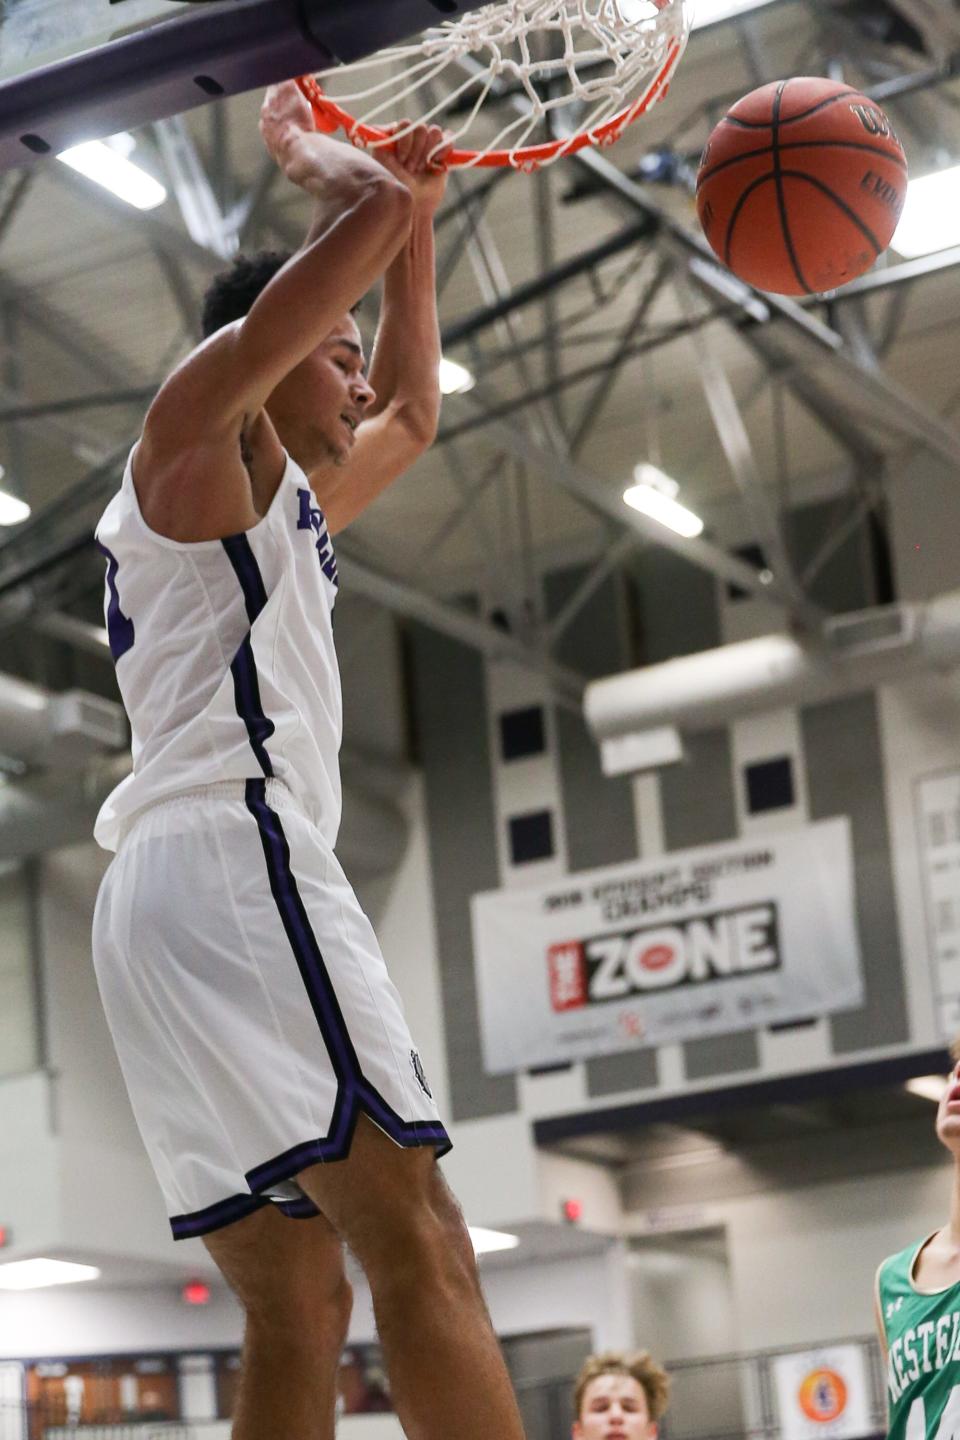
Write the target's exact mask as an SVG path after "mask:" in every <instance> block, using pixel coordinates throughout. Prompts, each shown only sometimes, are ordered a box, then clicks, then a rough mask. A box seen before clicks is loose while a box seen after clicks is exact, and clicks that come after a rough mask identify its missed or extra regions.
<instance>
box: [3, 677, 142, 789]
mask: <svg viewBox="0 0 960 1440" xmlns="http://www.w3.org/2000/svg"><path fill="white" fill-rule="evenodd" d="M126 743H127V721H126V717H125V715H124V713H123V706H122V705H117V704H116V703H115V702H114V701H112V700H102V699H101V698H100V696H98V695H90V694H89V693H88V692H87V691H85V690H68V691H66V692H65V693H64V694H62V695H51V694H50V692H49V691H47V690H43V689H41V687H40V686H39V685H31V684H29V683H28V682H27V681H26V680H16V679H14V678H13V676H11V675H0V755H2V756H4V757H5V758H6V759H8V760H13V761H16V762H17V763H18V764H21V765H25V766H27V767H28V768H33V767H41V768H43V769H65V770H73V769H75V767H76V765H77V762H78V761H80V760H85V759H87V758H88V757H89V756H90V755H94V754H96V753H97V752H100V751H104V750H116V749H118V748H119V747H120V746H121V745H126Z"/></svg>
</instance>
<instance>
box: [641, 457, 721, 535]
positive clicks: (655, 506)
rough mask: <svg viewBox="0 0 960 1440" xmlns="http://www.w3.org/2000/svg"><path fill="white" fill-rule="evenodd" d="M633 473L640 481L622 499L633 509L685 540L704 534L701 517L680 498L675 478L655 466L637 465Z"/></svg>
mask: <svg viewBox="0 0 960 1440" xmlns="http://www.w3.org/2000/svg"><path fill="white" fill-rule="evenodd" d="M633 476H634V479H635V480H636V482H637V483H636V485H632V486H631V487H630V489H629V490H625V491H624V493H623V498H624V500H625V501H626V502H627V504H628V505H630V506H631V507H632V508H633V509H634V510H639V511H640V513H641V515H647V516H649V518H650V519H651V520H657V521H659V523H660V524H661V525H665V526H666V527H667V529H668V530H672V531H673V532H674V533H675V534H677V535H682V536H683V537H684V539H685V540H693V539H695V538H696V536H698V535H701V534H702V533H703V521H702V520H701V519H700V516H699V515H694V513H693V511H692V510H688V509H687V507H686V506H685V505H681V504H680V502H679V501H678V500H677V498H676V496H677V492H678V491H679V489H680V487H679V485H678V484H677V482H676V480H671V479H670V477H669V475H664V473H663V471H662V470H658V469H657V467H656V466H655V465H638V466H637V467H636V469H635V470H634V472H633Z"/></svg>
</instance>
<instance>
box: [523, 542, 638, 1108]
mask: <svg viewBox="0 0 960 1440" xmlns="http://www.w3.org/2000/svg"><path fill="white" fill-rule="evenodd" d="M584 574H586V571H585V570H583V569H576V570H562V571H558V572H555V573H554V574H552V575H550V576H548V577H547V580H546V601H547V612H548V614H550V615H555V614H556V613H557V612H558V611H559V610H560V609H561V608H562V606H563V605H564V604H565V602H566V601H567V599H568V598H569V597H570V596H571V595H572V594H573V593H574V591H575V590H576V588H577V586H578V585H579V583H580V580H581V579H582V577H583V575H584ZM557 658H558V659H560V660H562V662H563V663H564V664H565V665H570V666H572V667H573V668H574V669H576V670H579V671H580V673H581V674H583V675H589V676H590V677H591V678H592V677H594V676H598V675H611V674H614V673H615V672H617V671H619V670H622V669H624V668H625V667H626V664H627V646H626V630H625V625H624V614H623V591H622V588H621V585H620V583H619V582H618V581H617V580H615V579H610V580H608V581H607V582H606V583H605V584H604V585H602V586H601V587H600V589H599V590H598V591H597V593H596V594H595V595H594V596H593V597H592V598H591V599H590V600H589V601H588V602H587V604H586V605H585V606H584V607H583V609H582V610H581V612H580V614H579V615H578V616H577V618H576V620H575V621H574V623H573V624H572V625H571V626H570V629H569V630H568V631H567V632H566V634H565V635H564V637H563V640H562V642H561V644H560V646H559V647H558V651H557ZM556 726H557V745H558V749H559V754H558V757H557V763H558V769H559V773H560V788H561V791H562V794H563V808H564V814H565V816H566V824H567V853H568V855H569V860H570V869H571V870H591V869H595V868H599V867H601V866H603V865H618V864H620V863H622V862H623V861H625V860H632V859H634V858H635V857H636V854H637V826H636V819H635V816H634V811H633V793H632V787H631V785H630V782H629V781H628V780H608V779H607V778H606V777H605V776H604V774H603V771H602V770H601V768H600V751H599V748H598V746H597V744H596V742H595V741H594V739H593V737H592V736H591V735H590V733H589V731H588V730H587V727H586V725H585V724H584V722H583V720H582V719H581V718H580V716H579V715H574V714H571V713H570V711H568V710H558V711H557V712H556ZM585 1068H586V1080H587V1093H588V1095H591V1096H594V1095H613V1094H616V1093H617V1092H618V1091H624V1090H637V1089H641V1088H643V1089H647V1088H649V1087H652V1086H654V1085H656V1084H657V1081H658V1078H659V1072H658V1069H657V1057H656V1052H655V1051H653V1050H650V1049H646V1048H645V1049H641V1050H629V1051H625V1052H624V1053H622V1054H619V1055H607V1056H604V1057H603V1058H602V1059H600V1060H589V1061H587V1064H586V1067H585Z"/></svg>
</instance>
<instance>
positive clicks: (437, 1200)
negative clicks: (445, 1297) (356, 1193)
mask: <svg viewBox="0 0 960 1440" xmlns="http://www.w3.org/2000/svg"><path fill="white" fill-rule="evenodd" d="M383 1198H384V1202H385V1203H384V1206H383V1209H382V1212H381V1216H380V1218H379V1220H378V1221H376V1222H374V1223H371V1224H370V1225H369V1226H368V1227H364V1229H365V1232H366V1233H365V1234H364V1235H363V1236H362V1237H361V1239H360V1241H359V1247H358V1246H355V1247H354V1248H355V1249H356V1250H357V1253H358V1258H359V1259H360V1261H361V1264H363V1266H364V1269H365V1271H366V1274H367V1278H368V1280H369V1281H370V1285H371V1288H372V1289H373V1290H374V1292H380V1294H381V1295H382V1294H383V1293H384V1291H386V1290H391V1291H392V1290H395V1289H405V1288H408V1287H410V1286H414V1285H415V1286H419V1287H426V1288H435V1287H437V1286H443V1287H451V1286H453V1287H455V1288H458V1289H463V1290H472V1289H475V1288H476V1287H477V1285H478V1278H477V1266H476V1258H475V1256H474V1251H473V1246H472V1244H471V1243H470V1235H469V1232H468V1230H467V1227H466V1224H465V1222H464V1219H463V1216H462V1214H461V1213H460V1209H459V1206H458V1205H457V1203H456V1201H455V1200H454V1198H453V1196H452V1195H451V1194H450V1191H449V1190H448V1188H447V1186H446V1184H445V1183H444V1181H443V1179H442V1177H441V1176H440V1173H439V1171H438V1170H436V1169H435V1168H434V1170H433V1171H432V1172H431V1173H430V1174H429V1175H428V1177H427V1179H426V1182H425V1183H424V1184H423V1185H422V1186H421V1187H420V1188H419V1189H413V1190H411V1191H408V1192H407V1193H406V1194H405V1195H404V1197H403V1198H402V1199H401V1200H399V1203H392V1199H393V1197H388V1196H384V1197H383Z"/></svg>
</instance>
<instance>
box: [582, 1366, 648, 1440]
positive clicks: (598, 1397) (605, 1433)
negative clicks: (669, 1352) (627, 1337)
mask: <svg viewBox="0 0 960 1440" xmlns="http://www.w3.org/2000/svg"><path fill="white" fill-rule="evenodd" d="M669 1398H670V1377H669V1376H668V1375H667V1372H666V1370H664V1368H663V1366H662V1365H659V1364H658V1363H657V1361H656V1360H654V1358H653V1356H652V1355H650V1354H649V1353H648V1352H647V1351H646V1350H639V1351H636V1352H634V1353H631V1354H627V1353H625V1352H624V1351H620V1350H605V1351H603V1352H602V1353H601V1354H599V1355H591V1356H590V1358H589V1359H588V1360H587V1361H586V1362H585V1363H584V1366H583V1369H582V1370H581V1371H580V1374H579V1375H578V1376H577V1381H576V1385H575V1387H574V1392H573V1404H574V1413H575V1415H576V1419H575V1420H574V1422H573V1440H613V1437H617V1440H656V1437H657V1430H658V1426H659V1423H660V1421H661V1419H662V1418H663V1416H664V1414H665V1413H666V1409H667V1402H668V1400H669Z"/></svg>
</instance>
